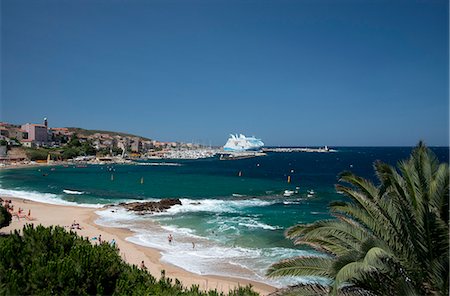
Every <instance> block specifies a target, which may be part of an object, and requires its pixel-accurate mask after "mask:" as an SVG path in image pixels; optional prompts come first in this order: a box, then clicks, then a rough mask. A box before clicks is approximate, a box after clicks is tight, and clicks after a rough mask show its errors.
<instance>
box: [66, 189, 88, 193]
mask: <svg viewBox="0 0 450 296" xmlns="http://www.w3.org/2000/svg"><path fill="white" fill-rule="evenodd" d="M63 192H64V193H66V194H84V191H76V190H69V189H64V190H63Z"/></svg>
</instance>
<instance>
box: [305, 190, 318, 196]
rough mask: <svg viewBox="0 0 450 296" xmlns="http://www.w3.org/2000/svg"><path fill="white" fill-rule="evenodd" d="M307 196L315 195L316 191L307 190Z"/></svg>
mask: <svg viewBox="0 0 450 296" xmlns="http://www.w3.org/2000/svg"><path fill="white" fill-rule="evenodd" d="M307 196H308V197H315V196H316V193H315V192H314V190H312V189H311V190H308V195H307Z"/></svg>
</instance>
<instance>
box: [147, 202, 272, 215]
mask: <svg viewBox="0 0 450 296" xmlns="http://www.w3.org/2000/svg"><path fill="white" fill-rule="evenodd" d="M180 201H181V205H175V206H173V207H171V208H170V209H168V210H167V211H166V212H162V213H155V214H154V215H160V216H161V215H162V216H164V215H176V214H180V213H188V212H211V213H238V212H240V211H241V210H242V209H244V208H248V207H265V206H270V205H273V204H275V201H267V200H261V199H257V198H254V199H241V200H223V199H188V198H182V199H180Z"/></svg>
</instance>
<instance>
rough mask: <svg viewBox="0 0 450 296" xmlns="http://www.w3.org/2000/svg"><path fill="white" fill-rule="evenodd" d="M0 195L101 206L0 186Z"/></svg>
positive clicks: (70, 204) (44, 201)
mask: <svg viewBox="0 0 450 296" xmlns="http://www.w3.org/2000/svg"><path fill="white" fill-rule="evenodd" d="M0 195H6V196H11V197H17V198H23V199H27V200H32V201H37V202H42V203H47V204H54V205H66V206H78V207H87V208H101V207H102V206H104V205H102V204H87V203H76V202H71V201H67V200H64V199H62V197H61V196H60V195H57V194H53V193H42V192H37V191H24V190H15V189H3V188H0Z"/></svg>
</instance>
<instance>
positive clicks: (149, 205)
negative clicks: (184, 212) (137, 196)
mask: <svg viewBox="0 0 450 296" xmlns="http://www.w3.org/2000/svg"><path fill="white" fill-rule="evenodd" d="M119 205H120V206H122V207H124V208H125V209H127V210H129V211H135V212H138V213H141V214H144V213H155V212H165V211H166V210H168V209H170V208H171V207H172V206H174V205H181V201H180V200H179V199H178V198H168V199H161V200H160V201H156V202H155V201H148V202H131V203H120V204H119Z"/></svg>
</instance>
